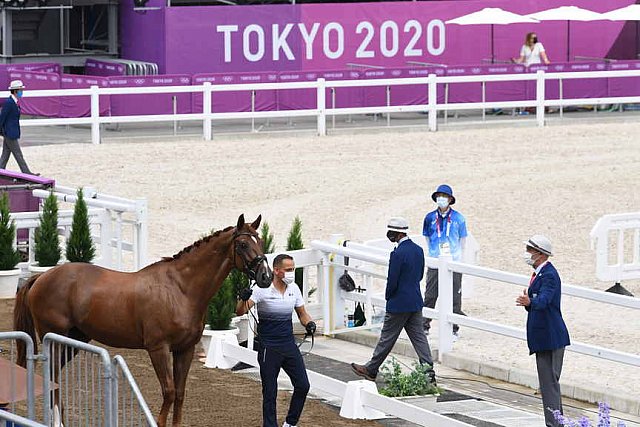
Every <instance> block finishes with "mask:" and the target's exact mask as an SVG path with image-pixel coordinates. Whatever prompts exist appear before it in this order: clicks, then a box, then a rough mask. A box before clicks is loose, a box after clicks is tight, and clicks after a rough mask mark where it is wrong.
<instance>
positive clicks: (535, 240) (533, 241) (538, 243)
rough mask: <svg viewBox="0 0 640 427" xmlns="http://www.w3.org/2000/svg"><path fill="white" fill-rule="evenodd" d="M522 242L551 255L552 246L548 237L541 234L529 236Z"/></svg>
mask: <svg viewBox="0 0 640 427" xmlns="http://www.w3.org/2000/svg"><path fill="white" fill-rule="evenodd" d="M524 244H525V245H527V247H529V248H532V249H535V250H536V251H538V252H540V253H542V254H545V255H548V256H553V246H551V240H549V238H548V237H546V236H543V235H542V234H536V235H535V236H531V238H530V239H529V240H527V241H526V242H524Z"/></svg>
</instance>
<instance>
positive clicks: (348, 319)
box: [347, 314, 355, 328]
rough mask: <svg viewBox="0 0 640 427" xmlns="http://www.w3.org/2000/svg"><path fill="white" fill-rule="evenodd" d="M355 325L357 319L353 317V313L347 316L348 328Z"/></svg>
mask: <svg viewBox="0 0 640 427" xmlns="http://www.w3.org/2000/svg"><path fill="white" fill-rule="evenodd" d="M354 326H355V320H354V319H353V314H350V315H349V316H347V328H353V327H354Z"/></svg>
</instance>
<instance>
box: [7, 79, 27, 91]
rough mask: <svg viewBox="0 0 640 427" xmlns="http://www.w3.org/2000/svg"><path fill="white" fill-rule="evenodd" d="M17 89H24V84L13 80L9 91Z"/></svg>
mask: <svg viewBox="0 0 640 427" xmlns="http://www.w3.org/2000/svg"><path fill="white" fill-rule="evenodd" d="M16 89H24V83H22V80H13V81H12V82H11V84H10V85H9V90H16Z"/></svg>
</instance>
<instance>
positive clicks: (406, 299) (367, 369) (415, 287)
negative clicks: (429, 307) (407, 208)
mask: <svg viewBox="0 0 640 427" xmlns="http://www.w3.org/2000/svg"><path fill="white" fill-rule="evenodd" d="M408 232H409V224H408V223H407V220H406V219H404V218H400V217H396V218H391V219H390V220H389V223H388V225H387V238H388V239H389V240H390V241H391V242H393V243H397V247H396V248H395V249H394V250H393V252H391V256H390V258H389V272H388V274H387V288H386V292H385V299H386V300H387V305H386V315H385V317H384V324H383V326H382V332H381V333H380V340H379V341H378V344H377V345H376V348H375V350H374V351H373V356H372V357H371V360H370V361H368V362H367V363H365V364H364V365H358V364H356V363H352V364H351V369H353V372H355V373H356V374H357V375H359V376H361V377H364V378H366V379H368V380H370V381H374V380H375V379H376V376H377V375H378V370H379V369H380V366H381V365H382V363H383V362H384V360H385V359H386V358H387V356H388V355H389V353H390V352H391V349H392V348H393V345H394V344H395V343H396V341H397V340H398V337H399V336H400V332H402V329H403V328H404V330H405V331H406V332H407V335H408V336H409V339H410V340H411V344H412V345H413V348H414V349H415V351H416V353H417V354H418V359H419V360H420V363H422V364H427V365H429V370H428V376H429V381H430V382H431V383H432V384H434V385H435V383H436V374H435V372H434V370H433V359H432V357H431V348H430V347H429V341H428V340H427V336H426V334H425V332H424V329H423V327H422V322H423V318H422V305H423V301H422V295H421V294H420V281H421V280H422V276H423V274H424V252H423V251H422V248H421V247H420V246H418V245H417V244H415V243H414V242H413V241H411V239H409V237H407V233H408Z"/></svg>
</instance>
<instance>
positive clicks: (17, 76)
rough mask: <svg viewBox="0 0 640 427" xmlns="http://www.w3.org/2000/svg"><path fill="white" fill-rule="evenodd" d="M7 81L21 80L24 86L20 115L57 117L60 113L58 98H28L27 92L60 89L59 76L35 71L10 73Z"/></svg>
mask: <svg viewBox="0 0 640 427" xmlns="http://www.w3.org/2000/svg"><path fill="white" fill-rule="evenodd" d="M9 80H22V82H23V83H24V85H25V93H26V94H27V95H26V96H25V98H24V99H23V100H22V101H21V104H22V105H21V111H22V114H27V115H32V116H41V117H58V114H59V113H60V97H56V96H49V97H37V98H29V94H28V91H30V90H44V89H60V76H59V75H58V74H53V73H40V72H36V71H11V72H9Z"/></svg>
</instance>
